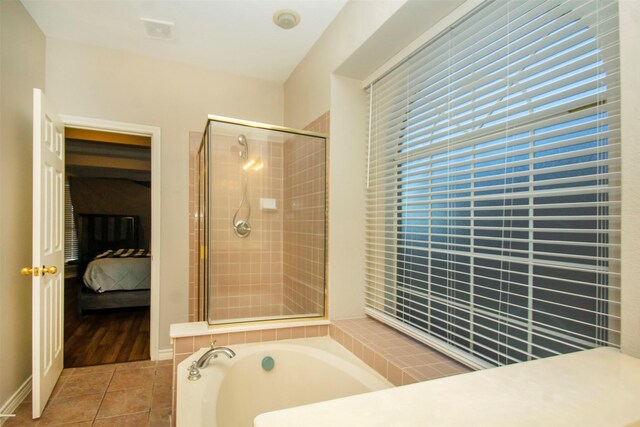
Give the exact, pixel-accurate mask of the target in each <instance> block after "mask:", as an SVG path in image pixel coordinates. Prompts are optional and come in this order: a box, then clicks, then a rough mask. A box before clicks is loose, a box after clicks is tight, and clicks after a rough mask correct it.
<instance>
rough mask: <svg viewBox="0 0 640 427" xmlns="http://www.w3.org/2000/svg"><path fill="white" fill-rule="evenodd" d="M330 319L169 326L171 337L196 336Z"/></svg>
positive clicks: (317, 324)
mask: <svg viewBox="0 0 640 427" xmlns="http://www.w3.org/2000/svg"><path fill="white" fill-rule="evenodd" d="M330 324H331V322H330V321H329V320H324V319H323V320H302V321H297V322H274V323H263V324H261V323H252V324H246V325H233V326H217V327H215V328H209V325H208V324H207V322H189V323H173V324H172V325H171V326H170V328H169V336H170V337H171V339H174V338H182V337H196V336H201V335H211V334H213V333H216V334H225V333H233V332H246V331H265V330H270V329H281V328H298V327H302V326H322V325H330Z"/></svg>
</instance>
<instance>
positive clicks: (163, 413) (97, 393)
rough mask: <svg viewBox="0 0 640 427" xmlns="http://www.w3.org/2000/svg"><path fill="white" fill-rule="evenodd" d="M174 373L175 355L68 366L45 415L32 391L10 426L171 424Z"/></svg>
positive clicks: (10, 421)
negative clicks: (35, 413)
mask: <svg viewBox="0 0 640 427" xmlns="http://www.w3.org/2000/svg"><path fill="white" fill-rule="evenodd" d="M171 374H172V365H171V361H170V360H166V361H160V362H154V361H144V362H130V363H120V364H110V365H97V366H89V367H84V368H70V369H65V370H63V371H62V375H61V376H60V379H59V380H58V383H57V384H56V386H55V388H54V390H53V393H52V395H51V398H50V399H49V402H48V403H47V406H46V408H45V410H44V413H43V414H42V417H41V418H40V419H38V420H32V419H31V395H29V397H27V399H26V400H25V401H24V402H23V403H22V404H20V406H19V407H18V409H17V410H16V417H15V418H10V419H8V420H7V421H6V423H5V424H4V427H11V426H36V425H37V426H68V427H71V426H75V427H89V426H94V427H101V426H110V427H113V426H127V427H138V426H140V427H143V426H144V427H146V426H150V427H151V426H153V427H161V426H166V427H169V426H170V425H171V424H170V422H171V384H172V375H171Z"/></svg>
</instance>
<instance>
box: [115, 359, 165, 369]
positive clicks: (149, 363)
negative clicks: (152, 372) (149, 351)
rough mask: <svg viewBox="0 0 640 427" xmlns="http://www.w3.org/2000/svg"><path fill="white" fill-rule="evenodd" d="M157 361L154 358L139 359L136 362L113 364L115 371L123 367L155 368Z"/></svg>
mask: <svg viewBox="0 0 640 427" xmlns="http://www.w3.org/2000/svg"><path fill="white" fill-rule="evenodd" d="M157 364H158V362H156V361H155V360H140V361H137V362H126V363H118V364H116V365H115V368H116V371H122V370H125V369H139V368H155V367H156V365H157Z"/></svg>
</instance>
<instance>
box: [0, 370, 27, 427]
mask: <svg viewBox="0 0 640 427" xmlns="http://www.w3.org/2000/svg"><path fill="white" fill-rule="evenodd" d="M29 393H31V377H29V378H27V380H26V381H25V382H24V383H23V384H22V385H21V386H20V388H18V390H17V391H16V392H15V393H13V396H11V397H10V398H9V400H7V401H6V402H5V403H4V405H2V407H0V414H2V415H9V414H13V413H14V412H15V410H16V409H18V406H20V404H21V403H22V401H23V400H24V399H25V398H26V397H27V396H28V395H29ZM8 419H9V417H3V416H1V415H0V426H1V425H2V424H4V422H5V421H7V420H8Z"/></svg>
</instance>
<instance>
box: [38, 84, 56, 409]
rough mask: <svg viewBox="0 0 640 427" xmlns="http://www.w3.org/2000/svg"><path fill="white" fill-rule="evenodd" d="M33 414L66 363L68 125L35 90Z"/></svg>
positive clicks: (42, 404) (40, 92)
mask: <svg viewBox="0 0 640 427" xmlns="http://www.w3.org/2000/svg"><path fill="white" fill-rule="evenodd" d="M31 274H32V289H33V308H32V310H33V324H32V327H33V361H32V363H33V365H32V369H33V377H32V381H33V418H39V417H40V415H42V411H43V410H44V407H45V405H46V404H47V400H48V399H49V396H51V392H52V391H53V387H54V386H55V385H56V382H57V381H58V377H60V373H61V372H62V368H63V362H64V352H63V314H64V310H63V308H64V125H63V123H62V122H61V121H60V119H58V117H57V115H56V113H55V111H53V109H52V108H51V106H50V105H49V103H48V102H47V100H46V98H45V97H44V94H43V93H42V91H41V90H40V89H34V90H33V259H32V268H31Z"/></svg>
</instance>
